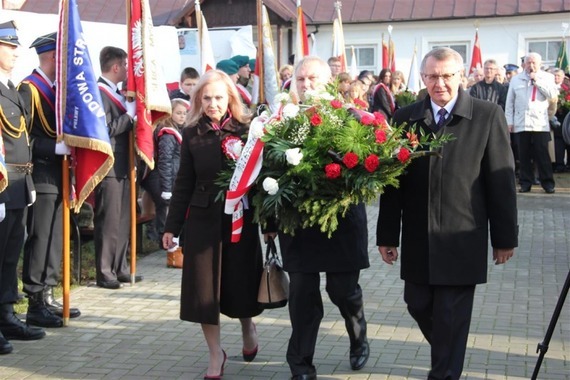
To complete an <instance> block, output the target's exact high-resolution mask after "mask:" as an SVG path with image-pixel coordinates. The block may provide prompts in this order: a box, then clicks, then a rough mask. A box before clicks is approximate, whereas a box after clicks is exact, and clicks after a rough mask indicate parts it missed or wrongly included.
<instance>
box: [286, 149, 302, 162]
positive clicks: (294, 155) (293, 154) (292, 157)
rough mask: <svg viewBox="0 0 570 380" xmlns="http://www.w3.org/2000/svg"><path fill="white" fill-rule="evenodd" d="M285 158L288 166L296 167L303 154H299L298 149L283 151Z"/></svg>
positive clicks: (299, 150)
mask: <svg viewBox="0 0 570 380" xmlns="http://www.w3.org/2000/svg"><path fill="white" fill-rule="evenodd" d="M285 158H286V159H287V162H288V163H289V164H291V165H293V166H297V165H299V163H300V162H301V160H302V159H303V153H301V149H300V148H291V149H287V150H286V151H285Z"/></svg>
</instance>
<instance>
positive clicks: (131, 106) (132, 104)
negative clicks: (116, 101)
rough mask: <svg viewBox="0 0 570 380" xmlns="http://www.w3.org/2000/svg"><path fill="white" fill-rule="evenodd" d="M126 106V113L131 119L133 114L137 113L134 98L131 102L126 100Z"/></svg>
mask: <svg viewBox="0 0 570 380" xmlns="http://www.w3.org/2000/svg"><path fill="white" fill-rule="evenodd" d="M126 108H127V115H129V116H130V117H131V119H134V117H135V115H136V114H137V103H136V102H135V101H134V100H133V101H131V102H127V104H126Z"/></svg>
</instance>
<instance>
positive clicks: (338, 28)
mask: <svg viewBox="0 0 570 380" xmlns="http://www.w3.org/2000/svg"><path fill="white" fill-rule="evenodd" d="M334 7H335V9H336V18H335V19H334V21H333V50H332V55H331V56H332V57H338V58H339V59H340V72H341V73H345V72H346V71H347V64H346V50H345V46H344V30H343V29H342V17H341V14H340V1H336V2H335V3H334Z"/></svg>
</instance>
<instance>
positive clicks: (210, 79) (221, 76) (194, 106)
mask: <svg viewBox="0 0 570 380" xmlns="http://www.w3.org/2000/svg"><path fill="white" fill-rule="evenodd" d="M214 82H222V83H223V84H225V85H226V90H227V92H228V109H229V110H230V112H231V113H232V118H233V119H235V120H237V121H239V122H240V123H247V122H249V120H250V119H251V113H250V112H249V110H247V108H246V107H245V106H244V104H243V103H242V101H241V97H240V95H239V93H238V92H237V89H236V85H235V84H234V82H233V81H232V80H231V79H230V77H229V76H228V74H226V73H224V72H223V71H220V70H210V71H208V72H206V73H205V74H204V75H202V77H200V80H199V81H198V84H197V85H196V86H195V87H194V90H193V91H192V97H191V99H190V112H189V113H188V118H187V119H188V123H189V125H196V123H197V122H198V120H200V118H201V117H202V115H203V114H204V110H203V109H202V91H203V90H204V87H206V86H207V85H209V84H212V83H214Z"/></svg>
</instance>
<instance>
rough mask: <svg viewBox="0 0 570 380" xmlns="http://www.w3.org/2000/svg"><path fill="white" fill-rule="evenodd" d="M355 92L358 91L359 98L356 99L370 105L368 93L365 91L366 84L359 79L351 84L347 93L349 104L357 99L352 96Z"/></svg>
mask: <svg viewBox="0 0 570 380" xmlns="http://www.w3.org/2000/svg"><path fill="white" fill-rule="evenodd" d="M353 90H358V96H357V97H356V98H357V99H360V100H362V101H363V102H364V103H366V104H367V105H368V99H366V91H364V83H362V81H360V80H358V79H357V80H355V81H352V82H350V88H349V89H348V92H347V93H346V99H345V100H346V101H347V102H348V103H353V102H354V99H356V98H353V97H352V96H351V93H352V91H353Z"/></svg>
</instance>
